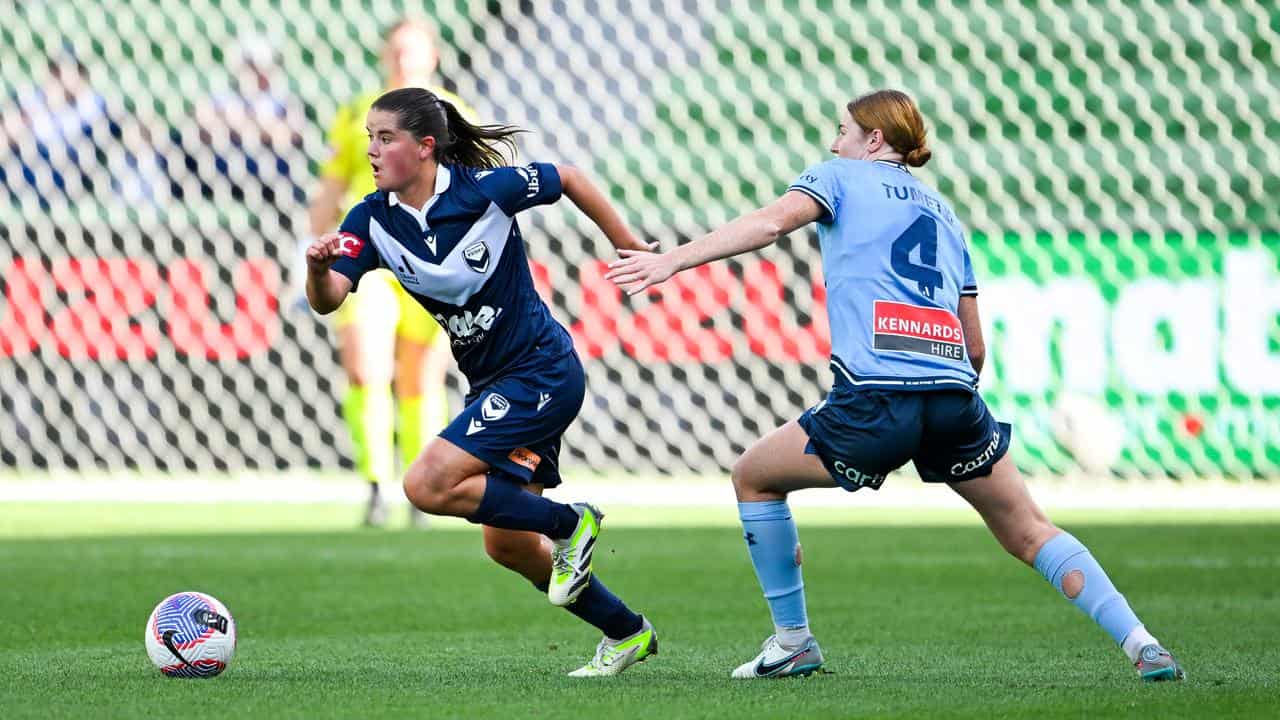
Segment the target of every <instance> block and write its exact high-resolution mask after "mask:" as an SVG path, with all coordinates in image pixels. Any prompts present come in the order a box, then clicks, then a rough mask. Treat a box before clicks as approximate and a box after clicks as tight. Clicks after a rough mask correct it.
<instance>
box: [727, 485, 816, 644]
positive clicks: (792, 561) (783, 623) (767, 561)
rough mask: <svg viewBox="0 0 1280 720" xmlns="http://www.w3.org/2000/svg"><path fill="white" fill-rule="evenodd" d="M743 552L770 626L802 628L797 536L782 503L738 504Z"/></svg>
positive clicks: (804, 618) (804, 623)
mask: <svg viewBox="0 0 1280 720" xmlns="http://www.w3.org/2000/svg"><path fill="white" fill-rule="evenodd" d="M738 517H740V518H742V530H743V537H744V539H745V540H746V541H747V552H749V553H750V554H751V564H752V566H754V567H755V569H756V578H757V579H759V580H760V587H761V588H762V589H763V590H764V599H765V600H767V601H768V602H769V611H770V612H771V613H773V624H774V625H776V626H778V627H782V628H796V627H805V626H807V625H808V624H809V618H808V616H807V615H806V614H805V608H804V578H802V577H801V576H800V564H799V563H797V562H796V559H797V558H796V548H798V547H799V545H800V536H799V535H798V534H797V533H796V523H795V521H794V520H792V519H791V508H789V507H787V501H786V500H766V501H765V502H749V503H738Z"/></svg>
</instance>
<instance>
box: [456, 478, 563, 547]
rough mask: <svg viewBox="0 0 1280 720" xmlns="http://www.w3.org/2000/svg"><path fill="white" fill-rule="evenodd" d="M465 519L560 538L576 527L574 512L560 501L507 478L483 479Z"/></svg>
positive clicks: (478, 523)
mask: <svg viewBox="0 0 1280 720" xmlns="http://www.w3.org/2000/svg"><path fill="white" fill-rule="evenodd" d="M467 521H468V522H473V523H475V524H477V525H488V526H490V527H496V528H502V529H503V530H529V531H532V532H536V533H541V534H543V535H546V536H547V537H549V538H551V539H552V540H563V539H565V538H567V537H569V536H570V535H572V534H573V530H574V528H576V527H577V526H578V513H577V512H575V511H574V509H573V508H571V507H569V506H568V505H565V504H564V503H558V502H555V501H554V500H548V499H547V498H544V497H542V496H541V495H534V494H533V493H531V492H527V491H525V489H524V488H523V487H522V486H520V485H517V484H516V483H514V482H511V481H510V480H503V479H501V478H495V477H493V476H489V477H487V478H485V485H484V497H483V498H482V499H481V500H480V507H478V508H476V511H475V513H474V514H472V515H471V517H469V518H467Z"/></svg>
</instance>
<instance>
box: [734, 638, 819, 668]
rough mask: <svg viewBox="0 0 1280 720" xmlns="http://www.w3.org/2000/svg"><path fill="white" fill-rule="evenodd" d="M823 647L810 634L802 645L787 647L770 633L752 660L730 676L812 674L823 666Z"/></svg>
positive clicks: (740, 666)
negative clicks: (793, 647)
mask: <svg viewBox="0 0 1280 720" xmlns="http://www.w3.org/2000/svg"><path fill="white" fill-rule="evenodd" d="M823 662H824V660H823V659H822V649H821V648H819V647H818V641H817V640H815V639H813V636H812V635H810V636H809V639H807V640H805V641H804V644H802V645H801V646H800V647H798V648H795V649H790V650H789V649H787V648H784V647H782V645H781V644H780V643H779V642H778V636H777V635H770V636H769V639H768V640H765V641H764V645H763V646H762V647H761V649H760V654H759V655H756V656H755V658H753V659H752V660H751V661H750V662H747V663H743V664H742V665H739V666H738V667H737V669H735V670H734V671H733V672H732V673H731V674H730V677H735V678H782V677H791V676H793V675H803V676H809V675H812V674H813V673H814V672H815V671H816V670H817V669H818V668H820V667H822V663H823Z"/></svg>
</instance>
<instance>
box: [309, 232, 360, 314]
mask: <svg viewBox="0 0 1280 720" xmlns="http://www.w3.org/2000/svg"><path fill="white" fill-rule="evenodd" d="M340 257H342V235H341V234H339V233H326V234H324V235H321V236H320V238H319V239H317V240H316V241H315V242H313V243H311V245H310V246H309V247H308V248H307V302H309V303H311V309H312V310H315V311H316V312H318V313H320V314H321V315H328V314H329V313H331V312H333V311H334V310H337V309H338V306H339V305H341V304H342V301H343V300H346V299H347V293H349V292H351V280H350V279H349V278H348V277H347V276H346V275H343V274H342V273H340V272H336V271H334V270H332V269H331V268H332V267H333V264H334V263H335V262H337V261H338V258H340Z"/></svg>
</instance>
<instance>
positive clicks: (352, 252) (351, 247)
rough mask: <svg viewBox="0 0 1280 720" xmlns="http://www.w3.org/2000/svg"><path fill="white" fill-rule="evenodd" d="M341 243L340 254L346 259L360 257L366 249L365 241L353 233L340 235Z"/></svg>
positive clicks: (339, 245) (339, 244)
mask: <svg viewBox="0 0 1280 720" xmlns="http://www.w3.org/2000/svg"><path fill="white" fill-rule="evenodd" d="M338 237H339V238H341V242H340V243H338V252H339V253H341V254H342V255H343V256H344V257H349V258H356V257H360V251H361V250H363V249H364V241H363V240H361V239H360V238H359V237H357V236H355V235H352V234H351V233H338Z"/></svg>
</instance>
